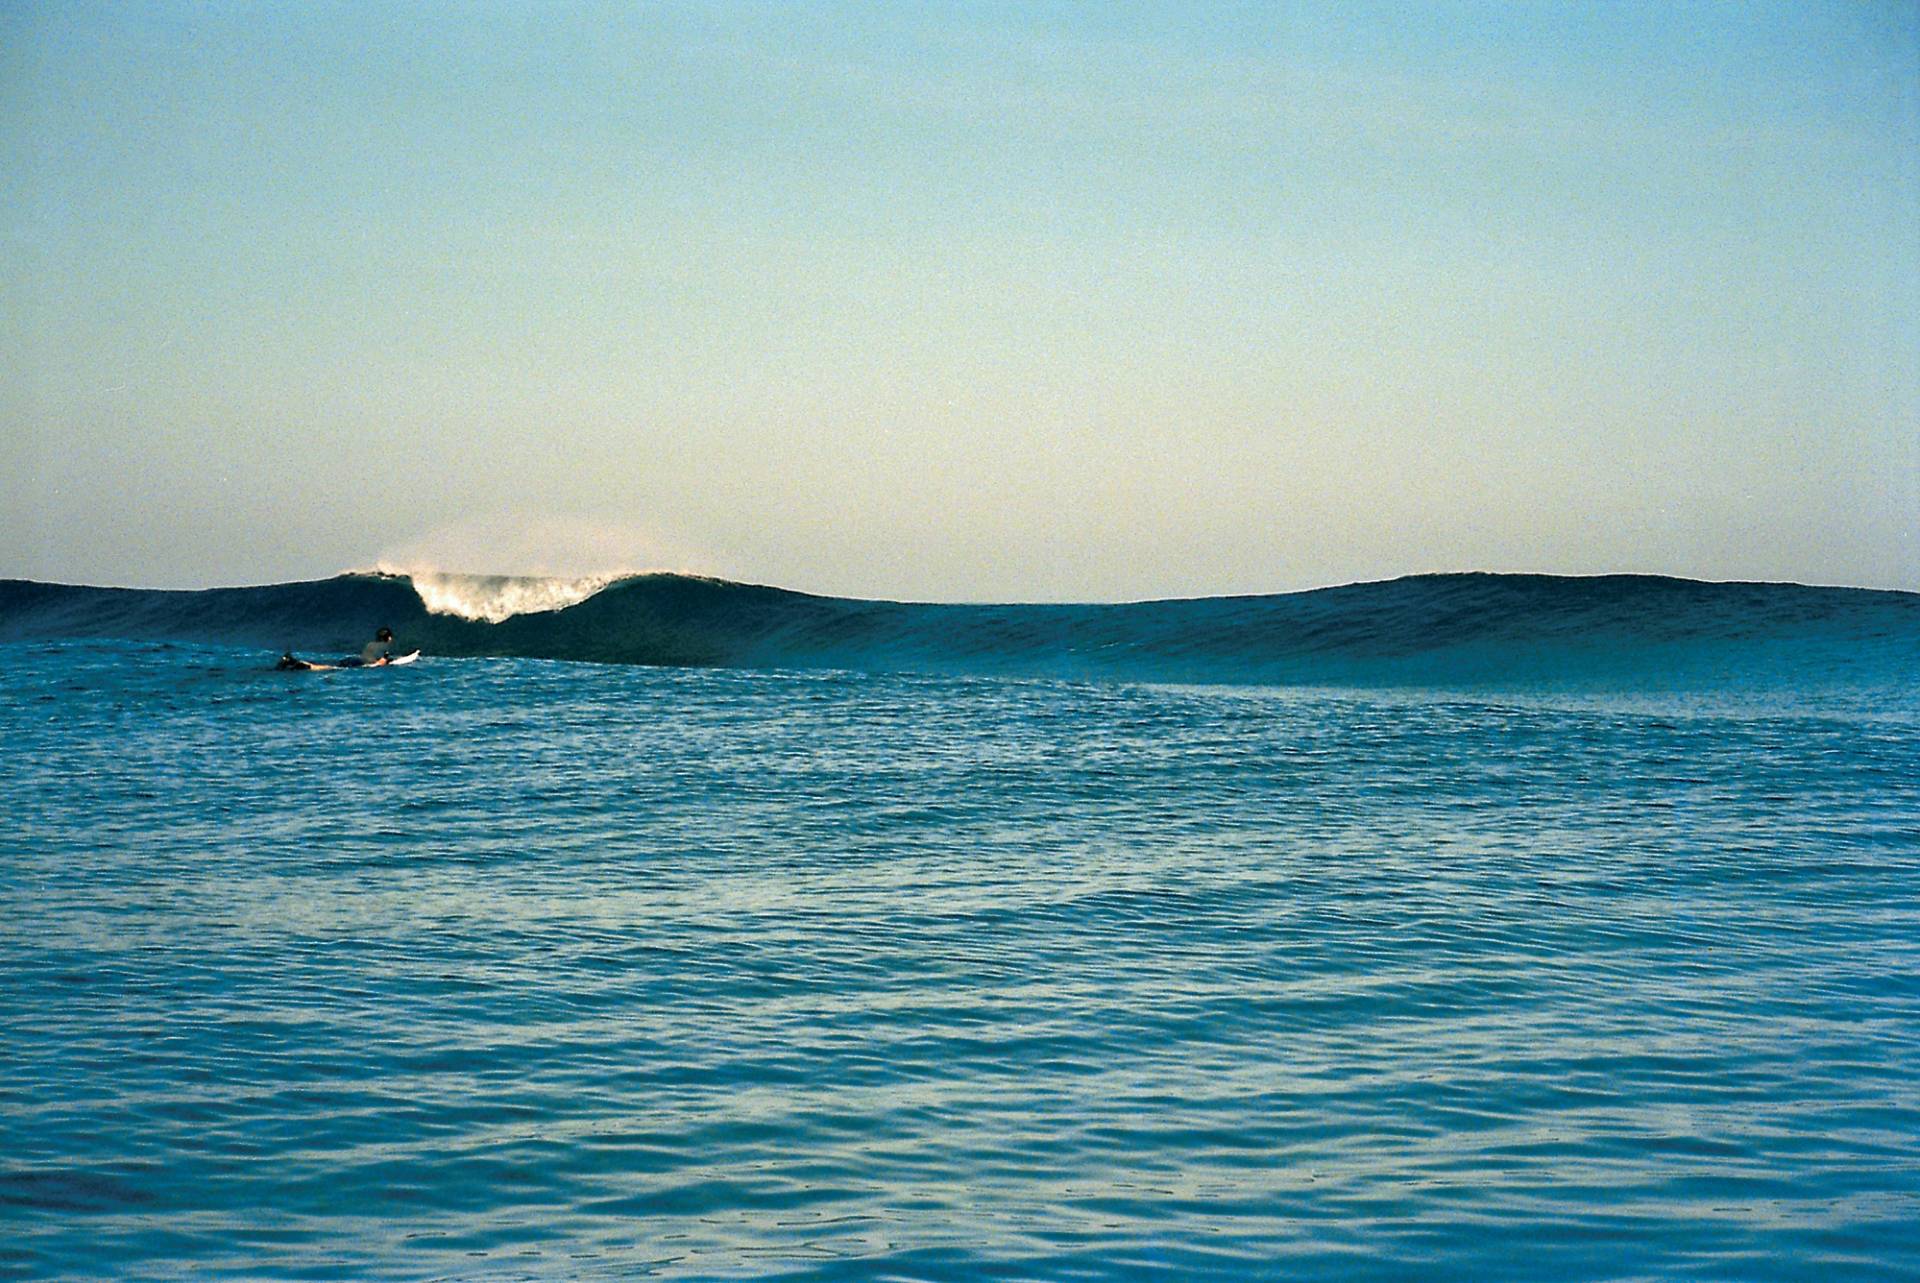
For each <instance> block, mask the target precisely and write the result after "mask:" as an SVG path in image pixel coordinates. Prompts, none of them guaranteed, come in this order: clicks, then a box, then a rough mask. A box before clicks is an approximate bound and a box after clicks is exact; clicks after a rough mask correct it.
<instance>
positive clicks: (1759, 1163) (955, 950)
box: [0, 576, 1920, 1280]
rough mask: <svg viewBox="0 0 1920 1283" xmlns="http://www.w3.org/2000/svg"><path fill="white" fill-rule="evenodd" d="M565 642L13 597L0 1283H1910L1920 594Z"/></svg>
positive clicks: (340, 602) (1415, 587)
mask: <svg viewBox="0 0 1920 1283" xmlns="http://www.w3.org/2000/svg"><path fill="white" fill-rule="evenodd" d="M537 587H538V586H537V585H535V586H531V587H530V586H529V585H527V584H525V583H514V582H510V581H491V580H466V581H457V582H451V583H449V582H436V583H435V584H433V585H431V591H429V590H428V586H427V585H424V584H423V585H421V586H419V587H416V585H415V584H413V583H411V582H409V581H408V580H406V579H404V578H395V577H390V576H389V577H375V576H347V577H342V578H340V579H335V580H328V581H321V582H319V583H314V584H291V585H276V586H270V587H263V588H255V589H233V590H221V591H219V592H212V593H160V592H151V591H134V590H109V589H92V588H78V587H68V586H60V585H45V584H30V583H22V582H19V581H14V582H9V583H0V664H4V676H3V677H0V735H4V740H5V745H6V748H5V752H6V768H5V770H4V771H3V772H0V817H3V818H0V909H4V915H3V916H0V1229H4V1233H0V1276H3V1277H9V1278H22V1279H66V1278H71V1279H103V1278H112V1279H144V1278H154V1279H182V1278H192V1279H209V1278H245V1279H342V1278H354V1279H394V1280H403V1279H404V1280H417V1279H488V1280H506V1279H594V1280H599V1279H644V1278H662V1279H732V1278H771V1279H786V1280H832V1279H863V1280H883V1279H885V1280H949V1279H950V1280H970V1279H1049V1280H1051V1279H1062V1280H1064V1279H1074V1280H1089V1279H1132V1278H1146V1279H1214V1278H1217V1279H1342V1280H1346V1279H1361V1280H1366V1279H1473V1280H1489V1279H1516V1280H1520V1279H1524V1280H1535V1279H1540V1280H1545V1279H1553V1280H1566V1279H1681V1278H1703V1279H1740V1280H1749V1279H1753V1280H1770V1279H1842V1278H1860V1279H1869V1278H1870V1279H1900V1278H1908V1279H1912V1278H1920V684H1917V683H1920V596H1915V595H1912V594H1900V593H1870V592H1862V591H1857V590H1845V589H1812V588H1802V587H1798V586H1793V585H1711V584H1698V583H1691V582H1689V581H1680V580H1659V579H1637V578H1630V579H1598V580H1567V579H1551V578H1545V577H1519V576H1443V577H1431V578H1425V579H1416V580H1402V581H1395V582H1394V583H1389V584H1380V585H1356V586H1353V587H1351V588H1346V589H1336V590H1330V591H1328V592H1322V593H1310V594H1294V595H1288V596H1277V597H1261V598H1237V599H1213V600H1199V601H1192V602H1167V603H1145V604H1139V605H1133V606H1083V607H1068V606H947V607H942V606H920V605H908V604H900V603H873V602H851V601H845V600H842V599H834V598H820V597H807V596H804V595H800V594H791V593H782V592H779V591H778V590H773V589H761V588H751V587H748V586H743V585H734V584H725V583H719V582H717V581H707V580H694V579H684V578H679V577H672V576H653V577H646V578H641V579H635V580H630V581H621V582H616V583H613V584H592V585H586V586H583V587H582V588H581V589H580V590H579V591H578V592H576V593H568V592H566V591H563V590H562V589H559V588H556V589H554V591H553V592H552V593H549V594H547V595H545V596H542V595H541V594H540V593H539V592H535V591H533V589H534V588H537ZM429 598H431V599H432V602H433V605H432V607H431V608H430V606H429V604H428V599H429ZM503 600H505V601H510V602H517V603H521V604H522V605H524V604H526V603H529V602H531V603H533V604H534V605H536V606H542V607H548V606H552V607H555V608H542V609H531V610H522V611H521V613H517V614H509V613H503V611H502V610H500V609H496V608H493V607H497V606H498V604H499V603H500V602H501V601H503ZM489 603H491V604H492V605H491V606H490V605H489ZM380 623H389V624H391V625H392V626H393V627H394V628H395V629H396V630H397V631H398V632H399V633H400V642H401V644H402V646H403V647H405V648H408V649H411V648H412V647H413V646H419V647H421V648H422V649H423V651H424V655H423V658H422V659H421V661H420V662H419V663H417V664H414V665H412V666H410V667H406V668H396V669H385V670H380V669H375V670H362V671H334V672H313V673H286V672H276V671H273V669H272V665H273V662H274V659H275V658H276V657H277V656H278V654H279V653H280V651H281V650H282V649H298V650H301V652H302V653H304V654H307V655H308V656H309V657H310V658H327V657H332V656H335V655H339V654H346V653H350V652H351V651H352V650H354V649H357V647H358V645H359V644H360V642H362V641H364V640H365V639H366V637H368V636H370V635H371V632H372V627H373V626H374V625H377V624H380ZM607 661H621V662H607Z"/></svg>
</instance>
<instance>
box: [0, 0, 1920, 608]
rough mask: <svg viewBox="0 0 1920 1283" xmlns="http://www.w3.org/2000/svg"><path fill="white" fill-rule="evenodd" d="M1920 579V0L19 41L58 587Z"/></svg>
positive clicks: (648, 13)
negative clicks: (383, 563)
mask: <svg viewBox="0 0 1920 1283" xmlns="http://www.w3.org/2000/svg"><path fill="white" fill-rule="evenodd" d="M381 558H386V559H388V560H390V561H406V562H416V563H429V562H430V563H437V564H439V565H440V566H441V568H443V569H457V570H522V571H525V570H537V569H545V570H551V571H565V572H587V571H593V570H602V569H610V568H613V567H615V566H618V565H628V566H644V565H662V566H666V567H669V568H685V569H694V570H701V571H707V572H711V573H719V574H725V575H728V576H730V577H735V578H745V579H752V580H757V581H763V582H774V583H779V584H783V585H786V586H789V587H795V588H804V589H809V590H813V591H822V592H840V593H853V594H859V595H866V596H904V597H917V598H945V599H979V598H998V599H1014V598H1023V599H1036V598H1117V597H1143V596H1167V595H1198V594H1208V593H1221V592H1262V591H1278V590H1284V589H1291V588H1299V587H1306V586H1311V585H1316V584H1325V583H1334V582H1341V581H1346V580H1352V579H1371V578H1384V577H1388V576H1392V575H1397V574H1403V573H1408V572H1413V571H1423V570H1456V569H1494V570H1540V571H1553V572H1594V571H1611V570H1639V571H1655V572H1664V573H1675V574H1684V575H1693V576H1699V577H1705V578H1766V579H1799V580H1806V581H1813V582H1822V583H1853V584H1865V585H1879V586H1890V587H1905V588H1920V6H1916V5H1913V4H1911V3H1906V2H1905V0H1844V2H1835V3H1828V4H1815V3H1808V4H1769V3H1751V4H1726V3H1714V4H1704V5H1695V4H1688V3H1671V2H1667V0H1662V2H1660V3H1646V4H1636V3H1608V4H1593V3H1586V2H1584V0H1583V2H1581V3H1568V4H1545V3H1519V2H1517V0H1516V3H1513V4H1510V5H1509V4H1481V3H1443V4H1434V3H1427V2H1425V0H1423V2H1422V3H1417V4H1416V3H1404V4H1384V5H1367V4H1356V3H1352V2H1351V0H1341V2H1340V3H1338V4H1334V3H1327V4H1313V5H1305V4H1301V5H1293V4H1218V5H1215V4H1205V5H1203V4H1198V3H1187V4H1160V5H1132V4H1102V3H1087V4H1084V5H1064V4H1031V3H1029V4H955V5H939V4H925V3H918V2H916V3H906V2H904V0H903V2H902V3H897V4H884V5H846V4H830V3H791V4H783V3H734V4H723V3H716V4H687V5H683V4H645V5H642V4H633V5H605V6H583V5H557V4H532V3H524V4H505V3H501V4H418V5H406V4H401V5H395V4H392V3H388V2H382V3H369V4H258V5H242V4H212V5H207V4H191V5H185V4H183V5H173V4H163V3H148V2H146V0H143V2H142V3H139V4H111V5H108V4H101V5H89V4H80V3H60V4H55V3H45V4H32V3H8V4H5V5H4V6H3V7H0V576H24V577H31V578H40V579H56V580H65V581H75V582H91V583H116V584H154V585H166V586H181V587H188V586H199V585H206V584H213V583H247V582H263V581H269V580H279V579H288V578H311V577H318V576H322V575H326V574H330V573H333V572H335V571H337V570H340V569H343V568H346V567H349V566H358V565H368V564H371V563H373V562H375V561H376V560H379V559H381Z"/></svg>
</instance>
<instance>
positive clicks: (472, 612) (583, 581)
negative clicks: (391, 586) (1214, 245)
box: [375, 566, 621, 624]
mask: <svg viewBox="0 0 1920 1283" xmlns="http://www.w3.org/2000/svg"><path fill="white" fill-rule="evenodd" d="M375 573H377V574H381V575H386V576H390V577H396V578H404V579H406V580H408V581H409V582H410V583H412V584H413V590H414V591H415V592H417V593H419V594H420V602H421V604H422V605H424V606H425V607H426V608H427V611H428V613H430V614H435V615H452V616H455V617H456V618H459V619H470V620H475V621H478V622H482V623H488V624H497V623H500V622H502V621H503V620H507V619H511V618H513V617H514V616H515V615H533V614H539V613H541V612H543V611H549V610H565V609H566V608H567V607H568V606H577V605H579V604H580V603H581V602H583V601H585V600H586V599H587V598H589V597H591V596H593V595H594V594H595V593H597V592H599V591H600V590H601V589H602V588H605V587H606V586H607V585H608V584H611V583H614V582H616V581H617V580H619V579H620V578H621V576H619V575H586V576H582V577H579V578H572V579H549V578H537V577H534V576H530V575H460V574H450V573H448V572H445V571H439V570H414V571H406V570H399V569H390V568H387V567H384V566H383V567H382V568H381V569H380V570H378V571H376V572H375Z"/></svg>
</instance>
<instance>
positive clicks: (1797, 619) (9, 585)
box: [0, 574, 1920, 687]
mask: <svg viewBox="0 0 1920 1283" xmlns="http://www.w3.org/2000/svg"><path fill="white" fill-rule="evenodd" d="M516 612H517V613H516ZM381 625H387V626H390V627H392V628H393V629H394V630H395V631H396V632H397V633H398V634H399V637H400V640H401V642H402V644H403V645H405V646H407V647H409V648H411V647H415V646H418V647H420V648H421V649H423V650H425V651H426V652H427V653H428V654H430V655H450V656H518V657H529V658H541V659H556V660H574V661H587V662H604V663H631V664H671V665H716V666H736V667H767V668H837V669H855V670H868V671H887V672H926V673H941V674H980V675H998V676H1032V677H1042V676H1044V677H1065V678H1118V679H1125V680H1142V681H1163V682H1205V683H1217V682H1230V683H1250V684H1327V685H1347V684H1381V683H1386V684H1421V685H1447V684H1462V683H1464V684H1481V683H1496V684H1505V683H1526V684H1549V685H1552V684H1564V683H1576V684H1589V683H1596V684H1601V685H1622V684H1624V685H1636V686H1637V685H1647V684H1652V685H1658V686H1675V687H1686V686H1694V685H1702V684H1705V685H1726V684H1747V683H1753V682H1760V683H1769V684H1782V685H1813V686H1827V685H1854V684H1862V683H1864V684H1869V685H1887V684H1892V685H1898V686H1905V687H1910V686H1911V685H1912V684H1913V683H1914V680H1915V678H1916V677H1920V594H1914V593H1904V592H1889V591H1878V590H1868V589H1855V588H1814V587H1807V586H1803V585H1798V584H1745V583H1735V584H1724V583H1703V582H1698V581H1694V580H1686V579H1669V578H1661V577H1655V576H1640V575H1620V576H1600V577H1592V578H1562V577H1556V576H1547V575H1490V574H1455V575H1423V576H1415V577H1410V578H1405V579H1396V580H1391V581H1386V582H1381V583H1366V584H1352V585H1348V586H1345V587H1340V588H1327V589H1319V590H1315V591H1311V592H1301V593H1286V594H1277V595H1271V596H1258V597H1212V598H1198V599H1191V600H1176V601H1153V602H1134V603H1126V604H1112V605H935V604H922V603H906V602H887V601H862V600H853V599H847V598H836V597H818V596H812V595H809V594H805V593H798V592H790V591H786V590H783V589H778V588H768V587H759V586H754V585H749V584H738V583H729V582H726V581H723V580H713V579H702V578H694V577H689V576H683V575H666V574H659V575H641V576H635V577H632V578H627V579H621V580H617V581H613V582H611V583H604V584H603V583H601V582H599V581H573V580H569V581H542V580H517V579H512V578H508V577H486V576H424V575H422V576H419V577H411V578H410V577H407V576H399V575H381V574H353V575H342V576H339V577H337V578H334V579H327V580H320V581H315V582H309V583H290V584H271V585H265V586H260V587H251V588H221V589H209V590H205V591H194V592H186V591H168V590H155V589H126V588H92V587H79V586H70V585H61V584H43V583H34V582H30V581H23V580H5V581H0V640H10V641H36V640H56V639H72V638H123V639H129V640H167V641H200V642H206V643H211V644H219V645H231V646H243V647H260V648H263V649H270V650H273V651H275V652H276V653H277V652H278V651H280V650H282V649H290V650H293V651H295V652H297V653H301V654H305V655H312V656H319V657H326V656H328V655H332V654H347V653H350V652H352V651H353V650H355V649H357V648H358V647H359V646H360V645H361V644H362V643H363V642H364V641H365V639H366V638H368V637H370V636H372V635H373V631H374V629H376V628H377V627H379V626H381Z"/></svg>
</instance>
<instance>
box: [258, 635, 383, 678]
mask: <svg viewBox="0 0 1920 1283" xmlns="http://www.w3.org/2000/svg"><path fill="white" fill-rule="evenodd" d="M392 662H393V629H391V628H384V627H383V628H381V629H380V630H379V631H378V632H376V633H375V634H374V635H373V640H372V641H370V642H368V643H367V644H366V645H364V646H362V647H361V648H360V653H359V654H358V655H356V656H349V657H348V658H346V659H343V660H341V661H340V662H339V663H337V664H315V663H312V662H311V661H309V660H304V659H300V658H298V657H297V656H295V655H294V653H293V652H292V651H287V652H285V653H284V654H282V655H281V656H280V662H279V663H277V664H275V665H274V667H275V668H277V669H279V670H281V671H282V672H301V673H306V672H314V671H316V670H321V669H328V668H383V667H385V666H386V665H388V664H391V663H392Z"/></svg>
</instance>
